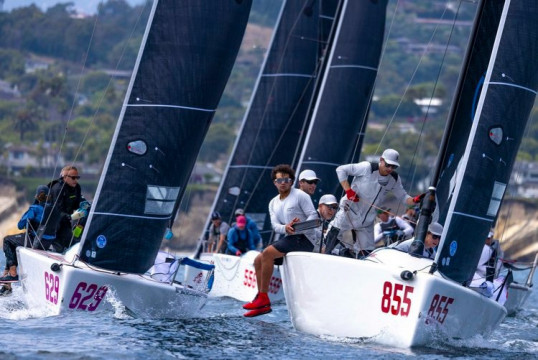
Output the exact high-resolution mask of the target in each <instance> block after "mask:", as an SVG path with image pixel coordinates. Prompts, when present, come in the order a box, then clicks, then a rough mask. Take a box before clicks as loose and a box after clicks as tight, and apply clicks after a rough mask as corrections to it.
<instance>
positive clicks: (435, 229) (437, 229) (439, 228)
mask: <svg viewBox="0 0 538 360" xmlns="http://www.w3.org/2000/svg"><path fill="white" fill-rule="evenodd" d="M428 231H429V232H431V233H432V234H433V235H437V236H441V235H443V225H441V224H439V223H438V222H432V223H431V224H430V226H428Z"/></svg>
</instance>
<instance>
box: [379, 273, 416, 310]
mask: <svg viewBox="0 0 538 360" xmlns="http://www.w3.org/2000/svg"><path fill="white" fill-rule="evenodd" d="M412 293H413V287H412V286H407V285H406V286H404V285H403V284H392V283H391V282H389V281H385V283H384V284H383V297H381V311H383V312H384V313H387V314H392V315H395V316H398V315H399V316H407V315H409V311H410V310H411V298H409V295H410V294H412Z"/></svg>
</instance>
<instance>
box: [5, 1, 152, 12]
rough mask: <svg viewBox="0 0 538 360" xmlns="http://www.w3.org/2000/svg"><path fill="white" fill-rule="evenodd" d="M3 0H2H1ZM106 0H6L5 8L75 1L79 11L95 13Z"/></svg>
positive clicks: (7, 9) (44, 8)
mask: <svg viewBox="0 0 538 360" xmlns="http://www.w3.org/2000/svg"><path fill="white" fill-rule="evenodd" d="M0 1H1V0H0ZM102 1H104V0H4V10H5V11H10V10H12V9H14V8H18V7H25V6H28V5H30V4H35V5H37V6H39V7H40V8H42V9H43V10H46V9H47V8H49V7H51V6H53V5H55V4H58V3H69V2H71V3H73V4H74V5H75V8H76V9H77V10H78V11H79V12H83V13H86V14H93V13H95V12H96V11H97V5H99V3H100V2H102ZM126 1H127V3H128V4H131V5H137V4H141V3H143V2H144V0H126Z"/></svg>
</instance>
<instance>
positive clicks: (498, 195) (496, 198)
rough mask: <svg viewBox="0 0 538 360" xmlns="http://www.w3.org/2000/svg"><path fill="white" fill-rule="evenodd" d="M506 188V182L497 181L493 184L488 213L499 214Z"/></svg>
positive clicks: (490, 214) (491, 214)
mask: <svg viewBox="0 0 538 360" xmlns="http://www.w3.org/2000/svg"><path fill="white" fill-rule="evenodd" d="M505 190H506V184H503V183H500V182H498V181H495V184H494V185H493V192H492V194H491V200H490V201H489V207H488V215H489V216H497V213H498V212H499V208H500V207H501V201H502V198H503V195H504V191H505Z"/></svg>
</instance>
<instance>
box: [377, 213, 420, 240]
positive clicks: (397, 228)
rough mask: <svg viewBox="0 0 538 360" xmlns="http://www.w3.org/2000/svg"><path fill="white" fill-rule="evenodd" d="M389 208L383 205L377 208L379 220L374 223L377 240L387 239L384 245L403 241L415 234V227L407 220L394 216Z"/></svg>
mask: <svg viewBox="0 0 538 360" xmlns="http://www.w3.org/2000/svg"><path fill="white" fill-rule="evenodd" d="M390 210H391V209H389V208H387V207H385V206H382V207H381V208H379V209H378V210H377V217H378V218H379V222H378V223H376V224H375V225H374V235H375V242H376V243H378V242H380V241H382V240H385V241H384V243H383V245H385V246H388V245H390V244H392V243H394V242H396V241H403V240H405V239H408V238H410V237H411V236H413V232H414V230H413V228H412V227H411V225H409V224H408V223H407V222H406V221H405V220H403V219H402V218H400V217H398V216H393V215H392V214H391V213H390Z"/></svg>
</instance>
